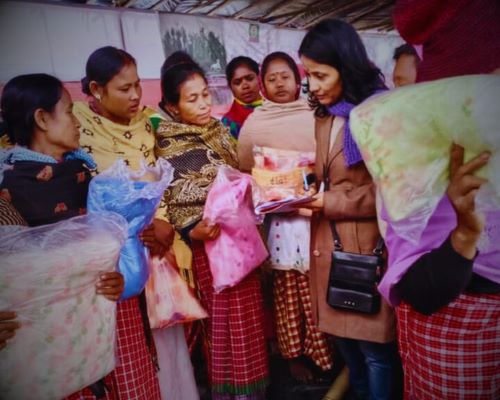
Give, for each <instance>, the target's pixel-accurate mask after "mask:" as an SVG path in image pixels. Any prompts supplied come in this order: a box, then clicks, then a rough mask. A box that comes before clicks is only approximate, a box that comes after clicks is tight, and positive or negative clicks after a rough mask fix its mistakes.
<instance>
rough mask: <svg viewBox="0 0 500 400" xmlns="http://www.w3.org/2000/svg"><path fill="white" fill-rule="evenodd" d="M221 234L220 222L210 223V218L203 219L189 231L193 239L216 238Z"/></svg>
mask: <svg viewBox="0 0 500 400" xmlns="http://www.w3.org/2000/svg"><path fill="white" fill-rule="evenodd" d="M219 234H220V225H219V224H210V223H209V221H208V220H205V219H204V220H202V221H200V222H198V223H197V224H196V225H195V227H194V228H193V229H191V232H189V237H190V238H191V239H193V240H201V241H206V240H214V239H217V237H218V236H219Z"/></svg>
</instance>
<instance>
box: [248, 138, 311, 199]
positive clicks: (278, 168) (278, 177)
mask: <svg viewBox="0 0 500 400" xmlns="http://www.w3.org/2000/svg"><path fill="white" fill-rule="evenodd" d="M253 157H254V161H255V165H254V167H253V168H252V177H253V179H254V180H255V182H256V183H257V185H259V186H260V187H261V189H262V191H263V196H262V198H261V199H260V201H261V202H267V201H275V200H282V199H286V198H290V197H299V196H302V195H304V194H305V193H306V192H307V191H308V190H309V187H308V183H307V176H308V175H309V174H311V173H312V172H313V168H314V161H315V153H314V152H300V151H295V150H280V149H274V148H271V147H264V146H254V147H253ZM258 204H259V203H257V204H256V205H258Z"/></svg>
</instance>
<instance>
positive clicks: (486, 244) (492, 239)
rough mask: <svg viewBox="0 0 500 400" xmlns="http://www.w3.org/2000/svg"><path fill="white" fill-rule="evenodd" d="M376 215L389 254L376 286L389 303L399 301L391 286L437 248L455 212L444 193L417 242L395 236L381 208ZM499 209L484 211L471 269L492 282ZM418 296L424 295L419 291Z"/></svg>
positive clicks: (499, 244) (498, 273)
mask: <svg viewBox="0 0 500 400" xmlns="http://www.w3.org/2000/svg"><path fill="white" fill-rule="evenodd" d="M380 218H381V219H382V220H383V221H385V222H387V224H388V225H387V232H386V235H385V243H386V246H387V250H388V253H389V262H388V268H387V272H386V273H385V275H384V277H383V279H382V282H380V285H379V291H380V293H381V294H382V295H383V296H384V297H385V298H386V300H387V301H389V303H391V304H392V305H393V306H396V305H398V304H399V301H400V299H399V298H398V297H397V294H396V291H395V290H393V289H394V286H395V285H396V284H397V283H398V282H399V281H400V280H401V278H402V277H403V275H404V274H405V273H406V271H407V270H408V269H409V268H410V267H411V265H412V264H413V263H414V262H415V261H417V260H418V259H419V258H420V257H421V256H422V255H424V254H425V253H428V252H429V251H431V250H433V249H435V248H437V247H439V246H440V245H441V244H442V243H443V242H444V241H445V240H446V239H447V238H448V236H449V235H450V233H451V231H452V230H453V229H454V228H455V227H456V225H457V219H456V214H455V211H454V210H453V207H452V205H451V203H450V200H449V199H448V197H447V196H446V195H445V196H444V197H443V198H442V199H441V200H440V202H439V204H438V206H437V207H436V210H435V211H434V213H433V214H432V216H431V218H430V219H429V222H428V223H427V226H426V227H425V229H424V231H423V233H422V236H421V237H420V240H419V242H418V244H417V245H415V244H413V243H411V242H409V241H407V240H405V239H403V238H402V237H400V236H398V235H397V234H396V233H395V232H394V229H393V228H392V226H391V223H390V220H389V216H388V214H387V211H386V210H385V208H384V207H382V212H381V214H380ZM499 237H500V210H497V211H491V212H487V213H486V226H485V229H484V231H483V234H482V235H481V239H480V241H479V244H478V250H479V254H478V256H477V257H476V259H475V260H474V265H473V267H472V270H473V271H474V272H475V273H476V274H478V275H481V276H482V277H484V278H487V279H489V280H491V281H493V282H497V283H500V240H499ZM422 295H425V294H424V293H422Z"/></svg>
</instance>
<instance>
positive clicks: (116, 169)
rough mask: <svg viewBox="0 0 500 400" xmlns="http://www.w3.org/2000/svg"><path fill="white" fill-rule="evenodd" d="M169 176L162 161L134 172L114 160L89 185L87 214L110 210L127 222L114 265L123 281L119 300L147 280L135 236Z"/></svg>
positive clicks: (150, 215)
mask: <svg viewBox="0 0 500 400" xmlns="http://www.w3.org/2000/svg"><path fill="white" fill-rule="evenodd" d="M172 176H173V169H172V167H171V166H170V164H169V163H168V162H167V161H165V160H162V159H160V160H158V162H157V164H156V166H155V167H147V166H146V165H145V164H144V163H143V164H142V166H141V169H140V170H139V171H136V172H134V171H132V170H130V169H129V168H128V167H127V166H126V164H125V162H124V161H123V160H118V161H117V162H116V163H115V164H113V165H112V166H111V167H110V168H108V169H107V170H106V171H103V172H102V173H101V174H99V175H97V176H96V177H95V178H94V179H92V181H91V182H90V187H89V195H88V201H87V209H88V212H89V213H93V212H96V211H97V212H100V211H112V212H115V213H117V214H120V215H121V216H123V217H124V218H125V219H126V220H127V222H128V238H127V240H126V242H125V245H124V246H123V248H122V251H121V253H120V261H119V265H118V270H119V271H120V272H121V273H122V274H123V277H124V279H125V290H124V291H123V294H122V296H121V298H122V299H127V298H129V297H132V296H136V295H138V294H139V293H140V292H141V291H142V289H143V288H144V285H145V284H146V281H147V280H148V277H149V268H148V251H147V249H146V248H145V247H144V245H143V243H142V241H141V240H140V239H139V234H140V233H141V232H142V230H143V229H144V228H146V227H147V226H148V225H149V224H150V223H151V221H152V219H153V216H154V213H155V211H156V209H157V207H158V205H159V203H160V200H161V199H162V197H163V192H164V191H165V189H166V188H167V187H168V185H169V184H170V182H171V180H172Z"/></svg>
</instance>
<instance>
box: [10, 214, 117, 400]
mask: <svg viewBox="0 0 500 400" xmlns="http://www.w3.org/2000/svg"><path fill="white" fill-rule="evenodd" d="M126 230H127V224H126V222H125V220H124V219H123V218H122V217H120V216H119V215H116V214H113V213H103V214H96V215H86V216H81V217H75V218H71V219H68V220H65V221H62V222H58V223H56V224H51V225H44V226H39V227H35V228H24V227H22V228H20V227H18V228H17V229H13V228H12V227H11V226H5V227H0V235H1V237H2V240H1V241H0V257H1V259H2V263H1V266H0V310H12V311H15V312H16V313H17V315H18V320H19V322H20V323H21V328H20V329H18V330H17V331H16V335H15V336H14V338H13V339H12V340H10V341H9V342H8V344H7V347H6V348H5V349H3V350H2V352H1V354H0V376H1V378H0V397H1V398H2V399H4V398H5V399H23V400H30V399H36V400H49V399H54V400H59V399H61V398H63V397H65V396H67V395H70V394H71V393H73V392H75V391H77V390H79V389H81V388H84V387H85V386H87V385H89V384H92V383H94V382H96V381H97V380H99V379H100V378H102V377H104V376H105V375H106V374H108V373H109V372H111V371H112V370H113V369H114V367H115V311H116V303H115V302H113V301H110V300H107V299H106V298H105V297H104V296H102V295H97V294H96V287H95V285H96V283H97V281H98V276H99V273H100V272H110V271H115V270H116V264H117V262H118V256H119V253H120V248H121V246H122V244H123V243H124V242H125V238H126Z"/></svg>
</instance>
